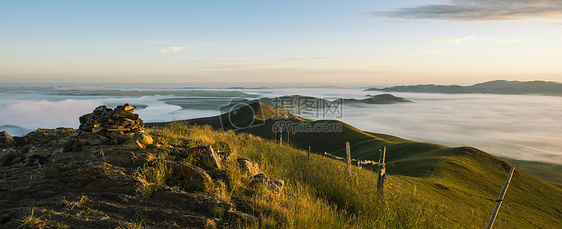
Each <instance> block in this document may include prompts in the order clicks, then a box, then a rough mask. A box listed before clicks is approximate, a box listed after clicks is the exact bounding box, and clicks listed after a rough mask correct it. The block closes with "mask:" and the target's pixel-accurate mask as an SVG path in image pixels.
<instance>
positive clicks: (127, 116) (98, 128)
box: [80, 103, 143, 137]
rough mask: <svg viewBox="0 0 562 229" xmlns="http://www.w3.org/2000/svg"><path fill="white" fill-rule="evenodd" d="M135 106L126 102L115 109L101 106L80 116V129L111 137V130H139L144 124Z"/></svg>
mask: <svg viewBox="0 0 562 229" xmlns="http://www.w3.org/2000/svg"><path fill="white" fill-rule="evenodd" d="M135 108H136V107H134V106H130V105H129V104H127V103H126V104H124V105H122V106H118V107H116V108H115V110H112V109H111V108H108V107H106V106H99V107H97V108H96V109H94V111H93V112H92V113H89V114H85V115H82V116H81V117H80V130H82V131H85V132H92V133H98V134H100V135H104V136H106V137H109V135H110V133H111V132H139V131H140V127H141V126H142V125H143V121H142V119H140V118H139V115H138V114H133V112H134V111H135Z"/></svg>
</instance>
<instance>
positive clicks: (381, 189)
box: [377, 146, 386, 195]
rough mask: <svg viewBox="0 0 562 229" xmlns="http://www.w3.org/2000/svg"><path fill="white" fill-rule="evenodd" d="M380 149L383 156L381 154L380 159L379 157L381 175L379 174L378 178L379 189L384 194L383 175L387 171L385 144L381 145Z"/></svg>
mask: <svg viewBox="0 0 562 229" xmlns="http://www.w3.org/2000/svg"><path fill="white" fill-rule="evenodd" d="M379 151H380V152H381V156H380V159H379V176H378V179H377V190H378V191H379V193H380V194H381V195H382V194H383V189H384V178H383V175H384V174H385V173H386V168H385V165H384V162H385V158H386V147H384V146H383V147H381V148H380V149H379Z"/></svg>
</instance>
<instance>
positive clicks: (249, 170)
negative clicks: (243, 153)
mask: <svg viewBox="0 0 562 229" xmlns="http://www.w3.org/2000/svg"><path fill="white" fill-rule="evenodd" d="M236 161H237V162H238V166H239V167H240V170H242V173H243V174H247V175H248V176H254V175H256V174H259V173H261V170H260V166H259V165H258V163H255V162H252V161H251V160H250V159H248V158H238V159H237V160H236Z"/></svg>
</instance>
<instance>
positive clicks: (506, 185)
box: [486, 167, 515, 229]
mask: <svg viewBox="0 0 562 229" xmlns="http://www.w3.org/2000/svg"><path fill="white" fill-rule="evenodd" d="M513 171H515V167H513V168H511V171H510V172H509V175H507V179H506V180H505V184H504V185H503V189H502V191H501V192H500V196H499V197H498V200H497V201H496V207H495V208H494V212H492V216H491V217H490V221H488V226H486V229H490V228H492V226H493V225H494V221H496V215H497V214H498V211H499V210H500V207H501V206H502V201H503V197H504V196H505V191H507V187H509V182H511V176H512V175H513Z"/></svg>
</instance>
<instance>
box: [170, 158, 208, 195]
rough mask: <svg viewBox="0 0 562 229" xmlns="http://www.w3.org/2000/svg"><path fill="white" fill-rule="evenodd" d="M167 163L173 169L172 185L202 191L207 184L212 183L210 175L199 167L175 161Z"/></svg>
mask: <svg viewBox="0 0 562 229" xmlns="http://www.w3.org/2000/svg"><path fill="white" fill-rule="evenodd" d="M165 163H166V165H167V166H168V167H170V168H172V171H173V174H172V179H171V183H172V184H176V185H184V186H186V187H187V188H195V189H201V188H203V187H204V186H205V182H210V181H211V177H210V176H209V174H207V173H206V172H205V170H203V169H202V168H199V167H197V166H194V165H191V164H186V163H181V162H175V161H165Z"/></svg>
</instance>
